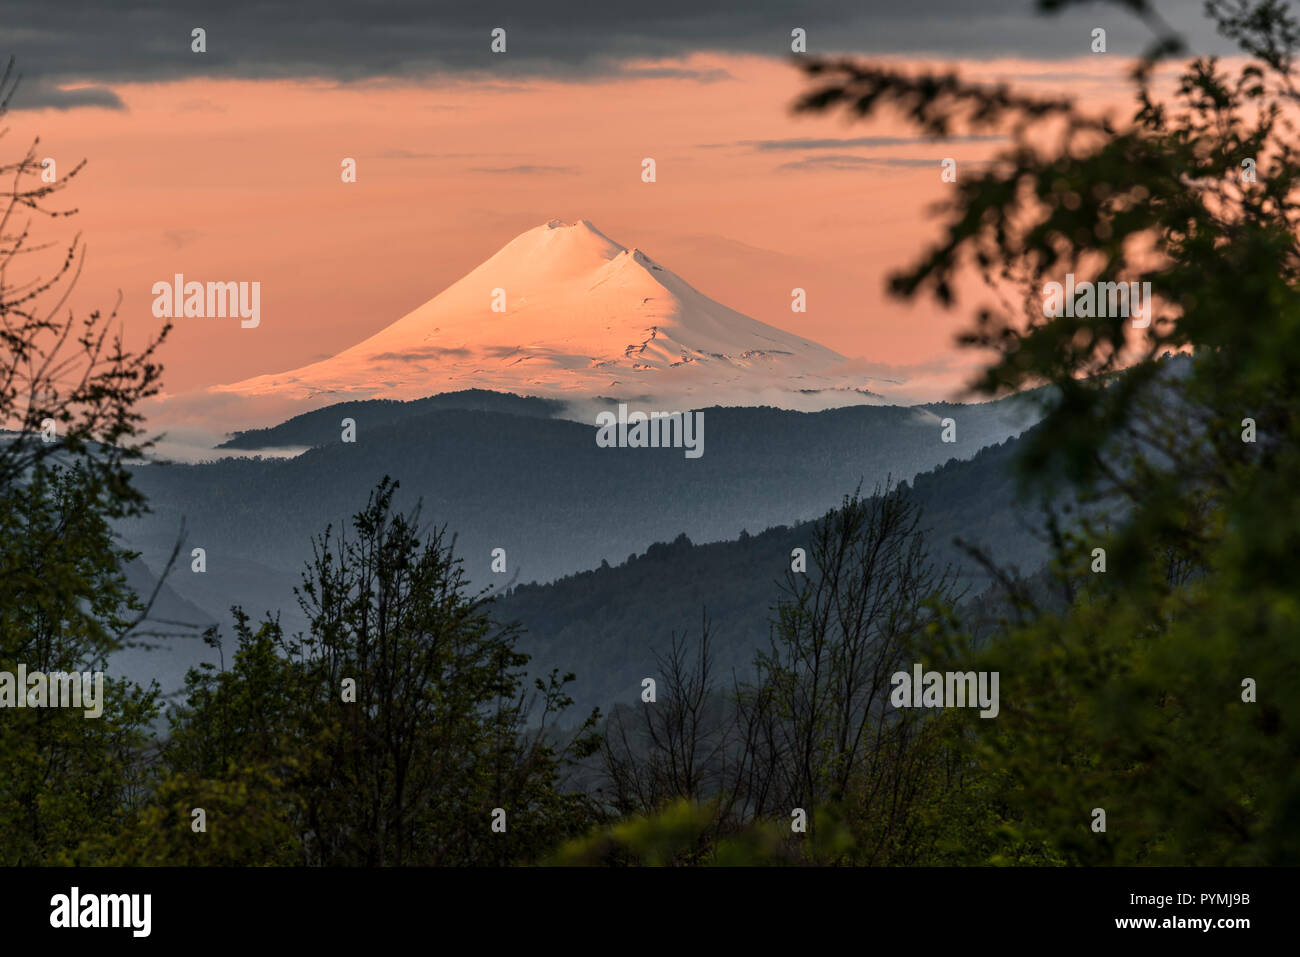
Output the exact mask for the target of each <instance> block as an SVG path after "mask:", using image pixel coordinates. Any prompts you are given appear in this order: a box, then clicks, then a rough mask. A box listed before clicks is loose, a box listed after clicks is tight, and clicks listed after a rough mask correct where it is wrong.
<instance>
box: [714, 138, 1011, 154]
mask: <svg viewBox="0 0 1300 957" xmlns="http://www.w3.org/2000/svg"><path fill="white" fill-rule="evenodd" d="M941 142H942V143H1005V142H1007V138H1006V137H1005V136H1001V135H991V136H949V137H947V138H945V139H943V140H936V139H933V138H931V137H926V136H847V137H838V138H835V137H831V138H821V139H783V140H736V141H735V142H734V143H706V144H704V145H703V147H702V148H703V149H719V148H723V147H737V146H743V147H749V148H750V149H753V150H756V151H759V152H767V151H770V150H830V149H851V148H853V147H855V146H916V145H917V144H926V145H935V144H937V143H941Z"/></svg>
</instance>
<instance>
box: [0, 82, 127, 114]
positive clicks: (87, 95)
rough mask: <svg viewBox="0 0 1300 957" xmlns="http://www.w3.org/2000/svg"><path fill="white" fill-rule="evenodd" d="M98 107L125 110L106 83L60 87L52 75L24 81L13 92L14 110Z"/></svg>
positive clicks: (11, 104) (12, 103)
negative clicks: (104, 84)
mask: <svg viewBox="0 0 1300 957" xmlns="http://www.w3.org/2000/svg"><path fill="white" fill-rule="evenodd" d="M81 107H97V108H99V109H104V110H125V109H126V104H125V103H123V102H122V99H121V97H119V96H118V95H117V94H116V93H114V92H113V91H112V90H110V89H109V88H108V87H106V86H60V85H59V84H58V83H57V82H56V81H54V80H53V79H51V78H38V79H36V80H25V81H24V82H22V83H20V84H19V86H18V90H17V91H16V92H15V93H14V97H13V101H12V102H11V103H10V108H11V109H14V110H74V109H79V108H81Z"/></svg>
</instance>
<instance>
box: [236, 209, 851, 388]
mask: <svg viewBox="0 0 1300 957" xmlns="http://www.w3.org/2000/svg"><path fill="white" fill-rule="evenodd" d="M494 306H495V309H494ZM845 361H846V360H845V358H844V357H843V356H841V355H839V354H838V353H836V352H833V351H831V350H830V349H827V348H825V347H823V346H821V345H818V344H817V343H815V342H812V341H810V340H807V339H804V338H802V337H800V336H797V335H794V334H792V333H789V332H785V331H783V330H781V329H778V328H776V327H775V326H770V325H768V324H766V323H763V322H759V321H758V320H756V319H751V318H749V317H748V316H745V315H742V314H740V313H738V312H736V311H735V310H732V309H728V308H727V307H726V306H724V305H722V304H720V303H718V302H715V301H714V300H712V299H710V298H709V297H708V296H706V295H704V294H703V293H701V292H699V291H698V290H696V289H695V288H693V287H692V286H690V285H689V284H688V283H686V282H685V281H684V280H682V279H681V278H679V277H678V276H676V275H674V274H673V273H672V272H670V271H669V270H667V269H665V268H664V267H663V266H661V265H660V264H659V263H657V262H655V261H654V260H652V259H651V258H650V257H648V256H646V255H645V254H644V253H642V252H641V251H640V250H637V249H631V250H629V249H626V248H624V247H623V246H620V245H619V244H618V243H616V242H614V241H613V240H611V239H610V238H609V237H607V236H605V235H604V234H602V233H601V232H600V231H599V230H597V229H596V228H595V227H594V226H592V225H591V223H589V222H588V221H586V220H582V221H580V222H578V223H573V224H564V223H561V222H559V221H556V220H552V221H551V222H550V223H547V224H546V225H543V226H538V227H536V228H535V229H530V230H528V231H527V232H525V233H523V234H521V235H520V236H518V237H516V238H515V239H514V240H513V241H511V242H510V243H508V244H507V245H506V246H505V247H503V248H502V249H501V250H500V251H499V252H497V253H496V254H495V255H494V256H492V257H491V258H490V259H488V260H487V261H486V262H484V263H483V264H482V265H480V266H479V267H477V268H476V269H474V270H473V271H472V272H470V273H469V274H468V275H466V276H465V277H464V278H462V279H460V280H459V281H457V282H456V283H454V284H453V285H451V286H450V287H449V288H447V289H446V290H445V291H443V292H442V293H440V294H439V295H437V296H435V297H434V298H433V299H430V300H429V301H428V302H426V303H425V304H424V305H422V306H420V307H419V308H417V309H415V310H414V311H413V312H411V313H409V314H408V315H406V316H404V317H403V318H401V319H399V320H397V321H396V322H394V323H393V324H392V325H390V326H388V327H387V328H385V329H383V330H381V331H380V332H378V333H376V334H375V335H373V336H371V337H370V338H368V339H366V340H364V341H363V342H360V343H358V344H357V345H355V346H352V347H351V348H349V349H346V350H344V351H343V352H340V353H338V354H337V355H335V356H333V357H331V358H329V359H325V360H322V361H320V362H315V363H312V364H311V365H307V366H303V367H302V368H299V369H294V370H291V371H288V372H284V373H278V374H273V375H263V376H257V377H255V378H252V379H247V380H244V381H242V382H238V383H234V384H232V385H226V386H219V387H217V391H222V392H230V393H236V394H240V395H245V396H271V395H275V396H281V397H284V398H293V399H321V398H325V399H328V400H330V401H336V400H338V399H339V398H342V397H351V398H368V397H378V396H382V397H385V398H399V399H400V398H415V397H418V396H425V395H430V394H432V393H436V392H444V391H451V390H457V389H468V388H478V389H494V390H499V391H508V392H518V393H521V394H531V395H542V396H553V397H558V398H568V399H578V398H590V397H595V396H607V397H619V398H624V397H626V398H630V399H640V400H645V399H648V398H650V397H655V398H659V399H673V400H677V401H681V402H683V403H690V404H695V405H702V404H710V405H711V404H720V405H748V404H773V405H783V406H786V407H791V408H807V407H809V405H810V404H812V405H814V406H815V407H825V406H827V405H855V404H861V403H865V402H870V401H873V399H874V398H877V397H874V396H873V395H872V394H871V393H869V392H868V391H867V390H865V389H862V388H860V387H859V384H858V383H857V382H856V381H854V379H853V378H852V377H849V376H841V375H837V374H836V373H835V372H834V371H833V370H834V368H835V367H836V366H837V365H840V364H842V363H844V362H845ZM827 391H833V394H827ZM814 395H816V396H817V398H816V399H815V400H814V399H812V398H811V397H812V396H814Z"/></svg>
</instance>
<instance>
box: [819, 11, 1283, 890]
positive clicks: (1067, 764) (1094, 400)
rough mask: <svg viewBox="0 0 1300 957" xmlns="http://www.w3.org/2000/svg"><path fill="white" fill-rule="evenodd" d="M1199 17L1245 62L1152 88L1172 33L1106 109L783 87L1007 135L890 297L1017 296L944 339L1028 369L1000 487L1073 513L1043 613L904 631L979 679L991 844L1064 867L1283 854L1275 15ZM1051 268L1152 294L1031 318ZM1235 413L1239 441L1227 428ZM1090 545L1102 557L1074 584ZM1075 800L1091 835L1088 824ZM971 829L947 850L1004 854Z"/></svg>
mask: <svg viewBox="0 0 1300 957" xmlns="http://www.w3.org/2000/svg"><path fill="white" fill-rule="evenodd" d="M1061 5H1062V4H1055V3H1053V4H1049V5H1048V6H1052V7H1056V6H1061ZM1133 6H1135V7H1137V8H1140V9H1141V10H1143V11H1147V5H1146V4H1145V3H1136V4H1133ZM1207 10H1208V11H1209V13H1210V15H1211V16H1212V17H1213V18H1214V19H1215V20H1216V22H1217V24H1218V26H1219V28H1220V30H1221V32H1223V33H1224V34H1225V35H1227V36H1229V37H1232V38H1233V39H1235V40H1237V41H1238V42H1239V44H1240V45H1241V47H1242V49H1243V51H1244V52H1245V53H1246V54H1247V55H1248V57H1249V60H1248V62H1246V63H1245V65H1243V66H1241V67H1239V68H1232V69H1229V68H1226V67H1225V65H1224V64H1222V63H1220V62H1218V61H1216V60H1214V59H1213V58H1197V59H1194V60H1192V61H1191V63H1190V64H1189V65H1188V66H1187V67H1186V69H1185V70H1184V71H1183V72H1182V74H1181V77H1180V79H1179V81H1178V83H1177V84H1176V86H1175V87H1174V92H1173V94H1172V96H1171V97H1169V98H1167V99H1161V98H1160V97H1159V96H1158V95H1157V93H1156V92H1155V90H1156V86H1157V85H1156V83H1155V81H1154V79H1153V77H1154V76H1155V75H1156V69H1155V68H1156V66H1157V65H1158V61H1159V60H1160V59H1162V58H1165V57H1168V56H1170V55H1172V54H1173V53H1175V52H1177V51H1179V50H1180V49H1181V48H1182V44H1181V41H1180V40H1179V39H1178V38H1176V37H1173V36H1166V35H1160V36H1157V37H1156V40H1155V42H1154V43H1153V45H1152V47H1151V49H1150V52H1149V53H1148V56H1147V57H1146V58H1145V59H1144V60H1143V61H1142V62H1141V63H1139V64H1138V68H1137V69H1136V70H1135V72H1134V83H1135V87H1136V107H1135V110H1134V113H1133V115H1132V118H1131V120H1130V121H1129V122H1128V123H1126V124H1122V125H1121V124H1116V123H1115V122H1114V121H1113V120H1112V119H1111V118H1106V117H1094V116H1090V115H1087V114H1086V113H1084V112H1083V111H1081V110H1080V109H1078V108H1077V107H1076V106H1075V105H1074V104H1073V103H1072V102H1070V101H1068V100H1051V101H1047V100H1037V99H1033V98H1027V97H1019V96H1017V95H1014V94H1011V93H1009V92H1007V91H1006V90H1003V89H988V88H981V87H977V86H972V85H969V84H965V83H963V82H961V81H960V80H959V79H957V78H955V77H945V78H935V77H931V76H908V75H905V74H903V73H901V72H899V71H895V70H892V69H878V68H874V67H869V66H863V65H860V64H855V63H852V62H840V63H826V62H821V63H817V64H814V65H813V66H812V67H811V71H810V72H811V73H812V74H813V75H814V76H815V77H817V78H818V80H819V82H822V86H821V88H820V89H817V90H814V91H813V92H811V93H810V94H809V95H808V97H807V98H806V99H805V101H804V103H803V106H804V108H807V109H821V108H826V107H828V106H832V105H837V104H843V105H846V106H849V107H852V108H854V109H856V110H857V112H859V113H861V114H864V115H869V114H871V113H873V112H875V111H876V110H877V109H878V108H880V107H881V106H884V105H893V106H896V107H900V108H901V109H903V111H904V112H905V113H906V114H907V115H908V117H909V118H910V119H911V120H912V121H913V122H914V123H915V124H916V125H917V126H918V127H919V128H920V129H921V130H923V131H925V132H928V133H933V134H939V135H946V134H949V133H953V132H964V131H980V132H991V131H997V130H1001V131H1010V132H1011V133H1012V134H1013V135H1014V136H1015V140H1016V143H1015V146H1014V147H1013V148H1012V149H1011V150H1010V151H1008V152H1007V153H1006V154H1005V155H1003V156H1002V157H1001V159H1000V160H999V161H998V162H996V163H994V164H993V166H992V167H991V168H990V169H989V170H988V171H987V172H984V173H981V174H977V175H967V176H965V177H964V179H963V182H962V184H961V185H960V186H958V187H957V188H956V190H955V193H954V195H953V197H952V199H951V200H950V201H949V203H948V210H949V222H948V227H947V235H946V236H945V237H944V239H943V240H941V241H940V243H939V244H938V245H937V246H936V247H935V248H934V249H933V250H932V251H931V252H929V253H928V254H927V255H926V256H924V257H923V258H922V259H921V260H920V261H919V263H918V264H917V265H916V267H915V268H914V269H912V270H910V271H908V272H906V273H904V274H902V275H900V276H898V277H897V278H896V280H895V290H896V291H897V292H898V293H900V294H901V295H904V296H911V295H914V294H917V293H918V292H921V291H925V290H928V291H930V292H932V293H933V294H935V295H936V296H937V298H938V299H939V300H940V301H941V302H945V303H948V302H952V301H953V299H954V295H953V279H954V277H955V276H956V275H957V274H958V272H959V271H960V270H961V269H963V268H966V267H967V266H970V265H974V266H975V267H976V268H978V269H980V270H981V271H982V272H983V273H984V275H985V276H986V277H987V278H988V279H989V280H990V282H991V283H993V284H995V285H998V286H999V288H1000V290H1001V291H1002V292H1003V293H1005V292H1006V290H1007V288H1008V287H1013V288H1014V287H1015V286H1017V285H1018V286H1019V288H1020V289H1022V290H1023V292H1024V298H1023V303H1024V307H1023V309H1017V308H1010V307H1009V308H1006V309H1005V310H1003V311H1001V312H997V311H994V310H989V309H986V310H983V311H981V312H980V313H979V315H978V322H977V325H976V328H975V329H974V330H973V331H972V332H971V333H970V334H969V335H967V336H966V337H965V339H964V341H965V342H966V343H967V344H969V345H973V346H977V347H981V348H989V349H993V350H996V352H997V355H998V359H997V361H995V362H994V363H993V364H992V365H991V366H990V367H989V368H988V369H987V370H986V373H985V374H984V376H983V377H982V378H981V379H980V380H979V381H978V383H977V387H978V388H979V389H980V390H982V391H984V392H986V393H989V394H996V393H999V392H1002V391H1005V390H1009V389H1018V388H1022V387H1024V386H1026V385H1037V384H1041V383H1050V384H1051V385H1052V386H1053V387H1054V389H1053V392H1052V393H1051V394H1052V395H1053V396H1054V397H1055V401H1054V402H1053V403H1052V404H1051V405H1050V406H1048V408H1047V409H1046V410H1045V411H1046V415H1045V419H1044V423H1043V428H1042V429H1040V430H1038V431H1037V432H1036V433H1034V434H1033V435H1031V436H1030V437H1029V441H1028V442H1027V443H1026V445H1027V448H1026V454H1025V455H1024V456H1023V458H1022V466H1023V474H1024V476H1025V481H1026V483H1027V484H1029V485H1030V486H1033V487H1037V488H1040V489H1042V488H1048V489H1051V488H1060V487H1061V486H1062V484H1063V483H1064V484H1066V485H1067V486H1069V487H1074V488H1077V489H1079V490H1080V491H1081V493H1082V495H1083V496H1084V499H1085V501H1089V502H1090V503H1091V504H1092V505H1093V506H1094V508H1093V510H1092V511H1091V512H1090V513H1089V515H1088V517H1087V518H1086V519H1084V520H1083V521H1081V522H1079V523H1077V524H1076V525H1074V526H1073V527H1070V528H1066V527H1064V526H1063V527H1061V528H1059V529H1058V531H1059V532H1060V534H1058V535H1057V537H1056V539H1055V543H1054V552H1055V560H1054V576H1055V580H1056V583H1057V586H1058V588H1059V593H1060V595H1061V596H1062V601H1061V603H1060V607H1057V608H1046V607H1044V606H1042V605H1040V604H1038V603H1036V602H1033V601H1022V598H1023V596H1020V597H1017V598H1016V600H1015V603H1016V604H1017V605H1018V606H1020V607H1018V614H1017V617H1016V619H1015V620H1014V621H1012V620H1008V621H1006V622H1004V627H1003V632H1004V633H1003V634H1002V635H1000V636H999V637H998V638H997V639H996V640H995V641H993V642H991V643H988V644H987V645H984V646H982V647H981V645H980V643H979V642H977V641H976V640H975V639H974V637H973V636H972V634H971V633H970V628H969V627H967V626H965V625H963V624H961V623H953V622H948V623H945V625H944V626H943V627H942V628H938V629H936V633H935V634H934V635H933V636H932V644H931V647H930V648H929V653H930V654H931V655H932V656H933V657H934V659H935V660H937V661H943V662H944V663H945V664H946V665H947V666H948V667H952V668H960V669H961V670H966V669H969V668H971V667H978V668H984V669H988V670H996V671H999V672H1000V673H1001V676H1002V686H1001V695H1002V702H1003V703H1002V713H1001V715H1000V716H999V718H998V719H997V720H995V721H987V722H982V723H980V722H976V723H975V725H974V727H973V728H972V729H971V735H972V739H973V741H974V743H975V745H976V751H975V752H974V755H975V756H974V759H973V767H974V769H975V770H976V773H977V774H978V776H979V779H980V780H981V781H982V782H983V784H982V785H981V786H985V785H989V786H995V787H996V794H997V802H998V803H999V804H1001V805H1003V806H1004V807H1005V808H1006V809H1007V810H1008V811H1009V812H1010V815H1009V817H1006V818H1003V816H1002V814H1001V813H999V814H998V815H996V816H995V818H994V820H991V821H989V822H988V823H989V824H990V825H992V824H994V823H995V821H1002V822H1003V823H1002V824H999V825H998V826H1005V828H1006V834H1007V837H1008V839H1009V840H1010V842H1011V843H1010V845H1009V846H1010V847H1011V848H1015V847H1020V846H1029V847H1038V846H1043V847H1047V848H1049V852H1050V855H1051V856H1053V857H1055V858H1059V859H1061V860H1063V861H1066V862H1070V863H1090V864H1103V863H1104V864H1112V863H1113V864H1134V863H1162V864H1171V863H1178V864H1190V863H1198V864H1264V863H1267V864H1279V863H1295V862H1296V861H1297V860H1300V774H1298V773H1297V771H1296V768H1297V762H1296V758H1297V756H1298V755H1300V643H1297V642H1296V640H1295V639H1296V636H1297V634H1300V629H1298V628H1297V625H1298V624H1300V622H1297V601H1296V597H1295V587H1294V570H1293V569H1294V562H1295V560H1296V556H1297V555H1298V554H1300V512H1298V511H1297V506H1296V505H1295V495H1294V489H1295V488H1296V486H1297V484H1300V453H1297V449H1298V448H1300V441H1298V440H1300V408H1297V401H1298V396H1300V392H1298V391H1297V385H1300V281H1298V280H1300V272H1298V270H1300V248H1298V228H1300V202H1298V200H1300V195H1298V193H1297V190H1298V188H1300V150H1298V149H1297V147H1296V141H1295V138H1294V129H1295V121H1296V119H1297V117H1296V108H1297V100H1296V80H1297V77H1296V70H1295V53H1296V50H1297V46H1298V44H1300V27H1298V26H1297V24H1296V22H1295V21H1294V20H1293V19H1292V18H1291V16H1290V13H1289V11H1288V10H1287V9H1286V7H1285V6H1283V5H1281V4H1278V3H1273V2H1250V0H1241V2H1232V3H1228V2H1211V3H1209V4H1207ZM1152 22H1155V23H1157V24H1158V21H1155V20H1153V21H1152ZM1050 124H1055V129H1056V130H1058V131H1062V137H1063V138H1062V139H1060V140H1059V141H1058V142H1059V145H1058V146H1057V148H1055V149H1052V150H1048V151H1044V150H1043V149H1042V145H1041V144H1042V137H1039V138H1038V140H1037V142H1035V136H1036V134H1038V133H1040V132H1042V131H1043V130H1046V129H1049V125H1050ZM1243 160H1250V161H1252V162H1253V163H1254V164H1255V167H1256V169H1257V178H1256V179H1252V178H1250V177H1248V176H1246V175H1244V174H1243ZM1067 272H1073V273H1075V274H1077V275H1078V276H1079V277H1080V278H1081V279H1082V278H1086V279H1088V280H1093V281H1130V280H1133V281H1140V282H1149V283H1151V286H1152V289H1153V292H1154V294H1155V297H1156V303H1157V305H1158V311H1157V314H1156V315H1155V317H1154V319H1153V321H1152V323H1151V325H1150V327H1149V328H1148V329H1146V330H1144V331H1142V332H1140V333H1139V332H1137V331H1136V330H1134V329H1132V328H1130V326H1129V323H1128V320H1127V318H1125V317H1121V316H1107V317H1099V316H1098V317H1068V318H1067V317H1064V316H1059V317H1053V316H1043V315H1042V311H1041V309H1040V308H1039V307H1040V306H1041V302H1042V299H1041V294H1040V290H1041V289H1042V284H1043V283H1044V282H1045V281H1053V280H1055V281H1060V280H1062V279H1063V278H1064V274H1065V273H1067ZM1171 351H1173V352H1187V353H1191V354H1192V356H1193V359H1192V361H1191V363H1190V366H1189V368H1186V369H1181V370H1176V372H1177V374H1171V369H1170V367H1169V366H1168V364H1167V363H1162V362H1161V361H1160V357H1161V356H1162V355H1165V354H1167V353H1168V352H1171ZM1245 418H1251V419H1254V420H1255V422H1256V423H1257V427H1258V430H1259V437H1258V440H1257V441H1256V442H1253V443H1251V442H1245V441H1243V440H1242V428H1243V426H1244V425H1245V423H1244V422H1243V420H1244V419H1245ZM1107 513H1109V518H1107ZM1112 529H1113V531H1112ZM1097 546H1100V547H1104V548H1106V550H1107V553H1108V557H1109V561H1108V569H1107V572H1106V573H1105V574H1095V575H1094V574H1092V573H1090V572H1089V571H1088V570H1087V568H1088V565H1087V560H1086V556H1087V555H1088V554H1089V550H1090V549H1091V548H1093V547H1097ZM976 663H977V664H976ZM1247 678H1253V679H1255V680H1256V681H1257V682H1258V684H1259V698H1258V701H1256V702H1253V703H1252V702H1249V701H1246V700H1243V697H1244V696H1243V681H1244V680H1245V679H1247ZM1093 808H1103V809H1105V810H1106V812H1107V830H1106V831H1105V833H1098V832H1094V831H1092V830H1091V829H1090V827H1089V825H1090V824H1091V821H1092V818H1091V813H1092V809H1093ZM982 844H983V842H976V846H975V849H974V850H973V851H972V854H971V857H972V858H973V859H979V858H987V859H994V860H1003V859H1012V860H1014V859H1016V855H1015V854H1010V855H1009V854H1008V853H1007V851H1005V850H1000V851H996V852H995V853H993V854H992V855H991V856H990V855H989V854H988V848H987V847H984V846H981V845H982Z"/></svg>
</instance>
